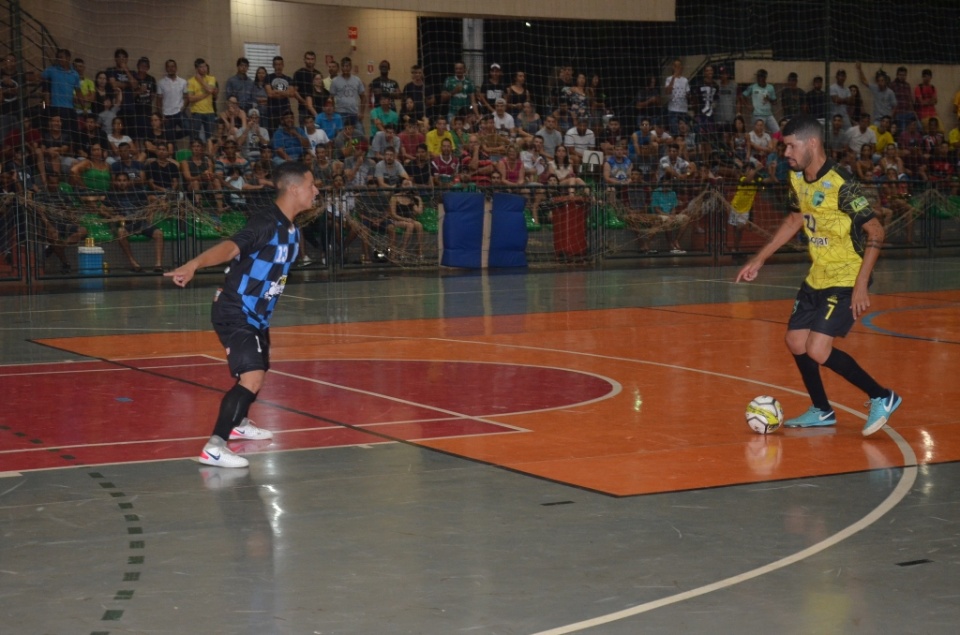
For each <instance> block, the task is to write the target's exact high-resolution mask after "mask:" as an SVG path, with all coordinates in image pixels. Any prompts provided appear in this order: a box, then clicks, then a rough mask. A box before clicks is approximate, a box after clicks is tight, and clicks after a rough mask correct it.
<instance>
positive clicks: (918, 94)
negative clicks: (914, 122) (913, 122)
mask: <svg viewBox="0 0 960 635" xmlns="http://www.w3.org/2000/svg"><path fill="white" fill-rule="evenodd" d="M921 78H922V79H921V81H920V83H919V84H917V87H916V88H914V89H913V101H914V106H915V108H916V110H917V118H918V119H920V122H921V123H922V124H923V128H924V129H926V127H927V121H928V120H929V119H930V117H936V116H937V87H936V86H934V85H933V84H931V83H930V82H931V80H932V79H933V71H931V70H930V69H929V68H925V69H923V72H922V73H921Z"/></svg>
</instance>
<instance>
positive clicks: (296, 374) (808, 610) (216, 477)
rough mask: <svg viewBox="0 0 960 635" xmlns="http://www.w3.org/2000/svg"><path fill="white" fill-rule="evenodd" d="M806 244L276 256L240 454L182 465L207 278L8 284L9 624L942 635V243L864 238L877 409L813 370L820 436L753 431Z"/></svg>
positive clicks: (953, 509)
mask: <svg viewBox="0 0 960 635" xmlns="http://www.w3.org/2000/svg"><path fill="white" fill-rule="evenodd" d="M806 268H807V263H806V262H801V261H797V262H794V263H784V264H769V265H768V266H767V267H765V268H764V270H763V271H762V272H761V274H760V278H759V279H758V280H757V281H756V282H753V283H751V284H745V283H741V284H734V283H733V279H734V278H735V276H736V269H735V268H733V267H686V268H673V267H664V268H657V269H652V268H651V269H636V270H605V271H604V270H589V271H581V270H564V271H555V272H540V273H510V274H485V275H481V274H463V275H446V276H436V275H435V274H431V275H422V276H421V275H417V274H415V273H406V274H403V273H400V274H398V275H394V276H389V275H383V276H380V277H377V278H375V279H369V280H339V281H337V280H335V281H331V282H311V281H309V280H303V279H300V280H298V279H296V278H294V279H293V281H292V283H290V284H288V285H287V290H286V293H285V294H284V297H283V299H282V301H281V302H280V305H279V307H278V309H277V312H276V314H275V315H274V320H273V328H272V331H271V334H272V360H273V367H272V369H271V372H270V373H269V374H268V378H267V382H266V385H265V388H264V390H263V391H262V393H261V395H260V398H259V399H258V401H257V402H256V403H255V404H254V406H253V408H252V410H251V417H252V418H253V419H254V420H255V421H256V422H257V424H258V425H260V426H261V427H263V428H267V429H269V430H272V431H273V432H274V433H275V438H274V439H273V440H272V441H260V442H251V441H246V442H232V443H231V447H232V448H233V449H234V450H235V451H237V452H238V453H240V454H242V455H243V456H245V457H246V458H248V459H249V460H250V467H249V469H223V468H212V467H204V466H201V465H199V464H198V463H197V462H196V456H197V454H198V452H199V450H200V448H201V447H202V445H203V443H204V441H205V439H207V437H208V436H209V434H210V429H211V426H212V422H213V420H214V418H215V417H216V410H217V407H218V404H219V401H220V397H221V395H222V393H223V392H224V391H225V390H226V389H228V388H229V387H230V386H231V385H232V379H231V378H230V376H229V374H228V371H227V368H226V364H225V363H224V351H223V350H222V349H221V348H220V347H219V344H218V342H217V340H216V338H215V336H214V334H213V333H212V331H211V330H210V326H209V321H208V320H209V318H208V314H209V306H210V299H211V296H212V293H213V291H214V289H215V286H216V285H217V284H218V283H219V281H220V279H221V278H220V276H219V275H217V274H211V275H208V276H202V277H200V278H198V280H196V281H195V282H196V284H195V285H193V286H191V287H188V288H187V289H183V290H181V289H177V288H175V287H174V286H173V285H172V284H171V283H169V281H164V280H161V279H159V278H157V279H141V280H140V281H139V282H138V286H137V288H132V287H131V286H130V282H129V281H114V280H107V281H105V283H104V284H105V286H101V287H97V286H96V285H98V284H101V283H100V281H94V282H91V285H93V286H92V287H91V288H89V289H85V290H80V291H74V292H63V293H47V294H39V295H20V296H17V295H10V296H7V297H6V298H5V300H4V302H3V305H2V306H3V308H2V310H0V313H2V316H3V320H2V327H0V328H2V331H0V332H2V351H3V353H2V362H3V366H2V367H0V375H2V377H3V379H2V385H3V386H4V391H3V394H4V395H5V402H6V404H5V407H4V409H3V414H2V418H0V477H2V478H0V527H2V532H3V533H2V535H3V540H2V542H0V606H2V608H3V614H4V620H3V621H4V626H3V629H2V630H3V632H5V633H11V634H24V635H27V634H33V633H74V634H76V633H81V634H83V635H88V634H89V635H95V634H105V633H111V634H116V633H231V634H250V635H262V634H271V633H277V634H287V633H290V634H293V633H297V634H300V633H308V634H320V633H322V634H349V635H353V634H363V635H373V634H393V633H397V634H400V633H410V634H413V633H417V634H430V635H433V634H437V635H449V634H453V633H478V634H484V635H494V634H497V635H548V634H549V635H559V634H561V633H590V634H594V633H596V634H604V635H608V634H614V635H619V634H628V633H629V634H635V633H645V634H646V633H671V634H672V633H708V632H709V633H748V634H753V633H757V634H761V633H773V632H776V633H785V634H797V635H800V634H804V635H805V634H810V633H838V634H839V633H844V634H846V633H954V632H956V624H957V623H958V621H960V590H958V589H957V585H956V581H957V579H958V566H960V547H958V542H960V529H958V528H960V506H958V500H957V494H956V483H957V482H958V480H960V467H958V463H957V461H958V459H960V424H958V414H957V413H958V404H960V383H958V381H957V378H958V376H960V355H958V354H957V350H958V346H960V319H958V316H960V312H958V308H960V260H958V259H957V258H952V257H939V258H932V259H922V258H918V259H910V260H907V259H894V258H888V259H884V260H881V263H880V265H879V267H878V269H877V271H876V276H875V283H874V286H873V289H872V290H873V295H872V301H873V304H872V307H871V312H870V313H869V314H868V315H867V316H865V318H863V319H862V320H861V321H860V322H859V323H858V324H857V326H856V327H855V328H854V331H853V333H851V335H850V337H848V338H847V340H845V341H842V342H841V343H840V346H841V347H842V348H844V349H845V350H847V351H848V352H850V353H851V354H853V355H854V356H855V357H856V358H857V359H858V360H860V361H861V362H862V363H863V365H864V367H866V368H867V369H868V370H870V371H871V372H872V373H873V374H874V375H875V376H876V377H877V378H878V380H879V381H881V382H883V383H884V384H885V385H889V386H891V387H894V388H895V389H896V390H897V391H898V392H899V393H900V394H901V395H903V398H904V403H903V406H902V407H901V408H900V409H899V410H898V411H897V414H896V415H895V416H894V417H893V419H892V421H891V425H889V426H887V427H886V428H884V429H883V430H882V431H881V432H879V433H877V434H875V435H873V436H871V437H869V438H864V437H863V436H862V435H861V433H860V429H861V427H862V425H863V421H864V416H865V413H866V408H865V407H864V406H863V402H864V400H865V398H864V397H863V396H862V395H861V394H858V393H857V392H856V391H855V390H854V389H852V388H850V387H849V386H848V385H847V384H845V383H844V382H843V381H842V380H840V379H839V378H837V377H836V376H834V375H832V374H830V373H829V372H825V374H824V377H825V381H826V383H827V390H828V393H829V395H830V397H831V400H832V401H833V403H834V405H835V408H836V411H837V414H838V416H839V423H838V425H837V426H836V427H835V428H825V429H790V430H786V429H781V430H779V431H777V432H775V433H774V434H771V435H768V436H762V435H758V434H755V433H753V432H752V431H751V430H750V429H749V428H748V427H747V425H746V423H745V421H744V409H745V406H746V404H747V403H748V402H749V401H750V400H751V399H752V398H753V397H755V396H757V395H764V394H769V395H773V396H775V397H777V398H778V399H779V400H780V401H781V402H782V404H783V406H784V409H785V411H786V415H787V416H788V417H789V416H794V415H796V414H797V413H799V412H802V411H803V410H804V409H806V408H807V406H808V405H809V404H808V402H807V398H806V395H805V393H804V391H803V387H802V384H801V382H800V379H799V376H798V373H797V370H796V367H795V365H794V364H793V361H792V359H791V358H790V356H789V354H788V352H787V351H786V349H785V347H784V346H783V343H782V342H783V334H784V329H785V324H786V319H787V317H788V314H789V311H790V308H791V304H792V298H793V296H794V294H795V292H796V288H797V286H798V284H799V282H800V280H801V279H802V277H803V275H804V272H805V271H806ZM114 283H115V284H114ZM120 285H124V286H123V287H122V288H121V286H120Z"/></svg>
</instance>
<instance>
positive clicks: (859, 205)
mask: <svg viewBox="0 0 960 635" xmlns="http://www.w3.org/2000/svg"><path fill="white" fill-rule="evenodd" d="M868 207H870V203H869V202H868V201H867V199H866V198H864V197H863V196H859V197H857V198H855V199H854V200H853V202H852V203H850V208H851V209H852V210H853V211H854V212H857V213H860V212H862V211H863V210H865V209H867V208H868Z"/></svg>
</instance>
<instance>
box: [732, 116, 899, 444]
mask: <svg viewBox="0 0 960 635" xmlns="http://www.w3.org/2000/svg"><path fill="white" fill-rule="evenodd" d="M783 140H784V143H786V145H787V152H786V157H787V160H788V161H789V163H790V168H791V169H792V170H793V173H792V174H791V176H790V185H791V189H792V195H793V203H794V209H793V210H792V212H791V213H790V214H789V215H788V216H787V218H786V219H785V220H784V221H783V223H782V224H781V225H780V228H779V229H778V230H777V232H776V233H775V234H774V235H773V237H772V238H771V239H770V242H769V243H767V244H766V245H765V246H764V247H763V248H762V249H761V250H760V251H759V252H758V253H757V255H756V256H754V257H753V258H751V259H750V261H749V262H747V264H745V265H744V266H743V268H741V269H740V272H739V273H738V274H737V282H740V281H741V280H744V281H747V282H750V281H752V280H755V279H756V277H757V274H758V273H759V272H760V268H761V267H763V263H764V262H765V261H766V260H767V258H769V257H770V256H771V255H773V253H774V252H776V251H777V249H779V248H780V247H781V246H783V245H784V244H786V243H787V242H788V241H789V240H790V239H791V238H793V236H794V235H796V233H797V232H798V231H800V230H801V229H802V230H803V231H804V233H805V234H806V235H807V239H808V241H809V251H810V258H811V260H812V261H813V264H812V265H811V267H810V272H809V273H808V274H807V277H806V279H805V280H804V282H803V285H802V286H801V287H800V291H799V292H798V293H797V299H796V301H795V302H794V305H793V313H792V314H791V316H790V322H789V324H788V325H787V336H786V343H787V348H788V349H790V352H791V353H793V357H794V359H795V360H796V363H797V368H799V370H800V376H801V377H802V378H803V383H804V386H806V388H807V393H809V395H810V399H811V401H813V405H812V406H811V407H810V409H809V410H808V411H807V412H805V413H804V414H802V415H800V416H799V417H796V418H794V419H788V420H787V421H786V422H785V424H784V425H786V426H787V427H794V428H808V427H822V426H832V425H836V423H837V417H836V414H835V413H834V412H833V408H832V407H831V406H830V402H829V400H828V399H827V393H826V390H825V389H824V387H823V380H822V379H821V377H820V366H826V367H827V368H829V369H830V370H832V371H834V372H835V373H837V374H838V375H840V376H841V377H843V378H844V379H846V380H847V381H849V382H850V383H851V384H853V385H854V386H856V387H857V388H859V389H860V390H862V391H863V392H865V393H866V394H867V396H868V397H869V398H870V414H869V415H868V416H867V422H866V424H865V425H864V427H863V435H864V436H868V435H871V434H873V433H874V432H877V431H878V430H880V429H881V428H882V427H883V426H884V425H886V424H887V422H888V421H889V420H890V416H891V415H892V414H893V412H894V411H895V410H896V409H897V408H899V407H900V403H901V401H902V399H901V397H900V395H898V394H897V393H895V392H894V391H892V390H890V389H888V388H884V387H883V386H881V385H880V384H878V383H877V382H876V380H875V379H873V377H871V376H870V375H869V374H868V373H867V372H866V371H865V370H864V369H863V368H861V367H860V365H859V364H858V363H857V362H856V360H854V359H853V357H851V356H850V355H848V354H847V353H844V352H843V351H841V350H840V349H837V348H834V346H833V340H834V338H837V337H844V336H846V334H847V333H849V332H850V329H851V328H853V324H854V322H855V321H856V320H857V318H859V317H860V316H861V315H863V314H864V313H865V312H866V311H867V309H869V308H870V295H869V292H868V287H869V285H870V276H871V273H872V272H873V267H874V265H875V264H876V263H877V259H878V258H879V257H880V248H881V246H882V245H883V235H884V233H883V225H881V224H880V221H879V220H878V219H877V218H876V217H875V216H874V213H873V210H871V209H870V204H869V203H868V202H867V200H866V199H865V198H864V197H863V195H862V194H861V193H860V186H859V184H858V183H857V182H856V181H855V180H853V177H852V175H850V174H849V173H848V172H846V171H845V170H844V169H843V168H841V167H839V166H837V165H836V164H834V163H833V161H828V160H827V156H826V152H825V151H824V148H823V128H822V127H821V126H820V123H819V122H818V121H817V120H816V119H814V118H813V117H810V116H807V115H803V116H799V117H795V118H794V119H791V120H790V122H789V123H788V124H787V125H786V127H784V129H783Z"/></svg>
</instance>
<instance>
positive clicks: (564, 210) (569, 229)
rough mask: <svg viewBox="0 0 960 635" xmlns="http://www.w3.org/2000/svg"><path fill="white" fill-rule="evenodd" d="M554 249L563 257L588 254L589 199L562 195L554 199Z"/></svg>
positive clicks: (559, 256) (579, 256)
mask: <svg viewBox="0 0 960 635" xmlns="http://www.w3.org/2000/svg"><path fill="white" fill-rule="evenodd" d="M553 201H554V204H555V205H556V206H555V207H554V208H553V250H554V251H555V252H556V254H557V257H558V258H561V259H569V258H583V257H584V256H586V255H587V247H588V246H587V199H585V198H583V197H582V196H561V197H558V198H555V199H553Z"/></svg>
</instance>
